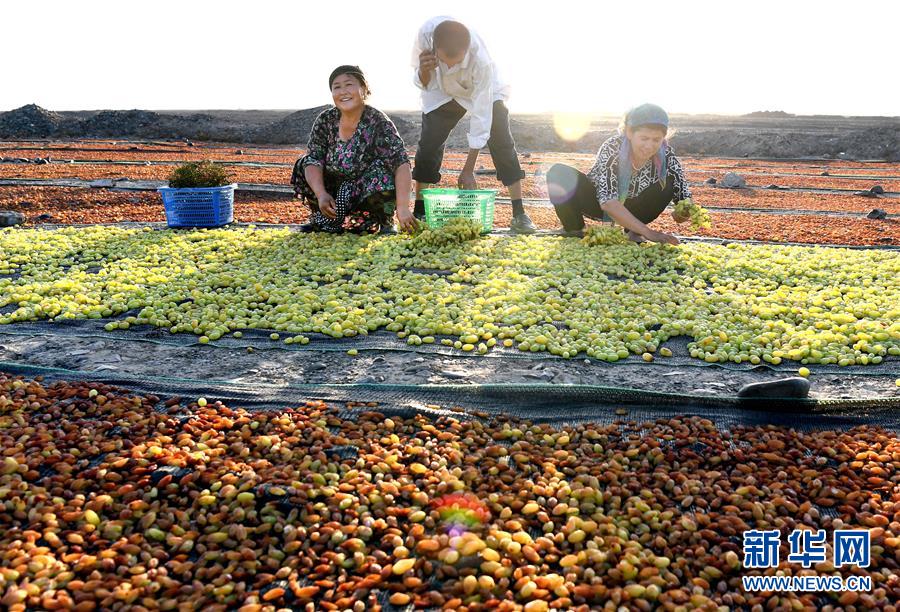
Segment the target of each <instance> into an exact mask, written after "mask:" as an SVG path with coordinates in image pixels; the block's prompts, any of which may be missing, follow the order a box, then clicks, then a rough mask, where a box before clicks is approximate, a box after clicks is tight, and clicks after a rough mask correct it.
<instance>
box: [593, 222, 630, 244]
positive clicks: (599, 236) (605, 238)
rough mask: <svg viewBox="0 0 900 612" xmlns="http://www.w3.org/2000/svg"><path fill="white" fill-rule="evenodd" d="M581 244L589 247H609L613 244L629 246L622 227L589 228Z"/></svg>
mask: <svg viewBox="0 0 900 612" xmlns="http://www.w3.org/2000/svg"><path fill="white" fill-rule="evenodd" d="M581 242H582V243H584V244H586V245H589V246H608V245H611V244H629V240H628V237H627V236H625V232H623V231H622V228H621V227H609V226H597V225H595V226H593V227H589V228H587V230H585V232H584V237H583V238H582V239H581Z"/></svg>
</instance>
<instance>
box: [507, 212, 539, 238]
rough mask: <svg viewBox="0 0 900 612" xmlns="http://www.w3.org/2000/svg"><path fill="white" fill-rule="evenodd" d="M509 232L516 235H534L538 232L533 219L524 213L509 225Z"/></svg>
mask: <svg viewBox="0 0 900 612" xmlns="http://www.w3.org/2000/svg"><path fill="white" fill-rule="evenodd" d="M509 230H510V231H511V232H512V233H514V234H533V233H535V232H536V231H537V226H535V224H534V222H533V221H532V220H531V217H529V216H528V215H527V214H525V213H522V214H520V215H516V216H515V217H513V220H512V223H510V224H509Z"/></svg>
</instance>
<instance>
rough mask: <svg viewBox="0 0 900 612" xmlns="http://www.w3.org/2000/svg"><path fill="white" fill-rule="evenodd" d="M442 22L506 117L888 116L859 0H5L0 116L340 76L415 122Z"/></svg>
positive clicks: (896, 11)
mask: <svg viewBox="0 0 900 612" xmlns="http://www.w3.org/2000/svg"><path fill="white" fill-rule="evenodd" d="M440 14H450V15H453V16H455V17H457V18H458V19H459V20H460V21H462V22H463V23H465V24H467V25H469V26H470V27H472V28H473V29H475V30H476V31H478V32H479V33H480V34H481V36H482V38H483V39H484V40H485V42H486V44H487V47H488V49H489V51H490V53H491V54H492V55H493V56H494V59H495V60H496V62H497V63H498V64H499V66H500V68H501V70H502V71H503V73H504V74H505V76H506V78H507V80H508V81H509V82H510V83H511V84H512V86H513V92H512V98H511V100H510V103H509V106H510V108H511V110H512V111H513V112H520V113H524V112H543V111H578V112H595V113H603V114H620V113H622V112H623V111H624V110H626V109H627V108H628V107H630V106H633V105H634V104H637V103H641V102H644V101H653V102H656V103H658V104H661V105H662V106H663V107H665V108H666V109H667V110H669V111H670V112H673V113H721V114H740V113H746V112H751V111H756V110H784V111H787V112H791V113H798V114H814V113H821V114H839V115H900V87H898V84H897V70H898V58H900V51H898V46H897V39H896V36H894V35H893V34H892V32H893V31H894V29H895V28H896V26H897V24H898V23H900V2H896V1H882V2H878V1H869V0H853V1H852V2H848V1H846V0H841V1H832V0H822V1H819V2H815V3H812V2H791V1H790V0H757V1H754V2H740V3H738V2H722V1H721V0H719V1H691V0H682V1H680V2H677V1H674V0H668V1H662V2H660V1H656V0H642V1H641V2H630V1H624V0H623V1H621V2H616V3H611V2H600V1H596V0H594V1H572V0H545V1H544V2H523V1H520V2H490V1H489V0H474V1H473V0H457V1H456V2H436V1H434V0H418V1H408V0H396V1H392V2H376V1H374V0H368V1H365V0H330V1H326V2H311V1H308V0H291V1H275V0H255V1H253V2H248V1H246V0H244V1H241V2H236V1H232V0H218V1H215V2H213V1H208V0H152V1H149V0H131V1H129V2H122V1H120V0H116V1H107V0H96V1H92V0H82V1H77V2H72V1H69V0H67V1H58V0H42V1H41V2H3V3H2V4H0V23H2V24H3V28H2V30H3V48H4V56H3V64H2V66H3V67H2V71H0V83H2V87H0V111H2V110H9V109H12V108H16V107H19V106H22V105H23V104H28V103H31V102H34V103H36V104H39V105H41V106H44V107H46V108H49V109H52V110H83V109H100V108H112V109H128V108H144V109H222V108H230V109H238V108H240V109H297V108H307V107H311V106H316V105H319V104H327V103H330V101H331V98H330V95H329V91H328V87H327V83H326V81H327V80H328V74H329V73H330V72H331V70H332V69H333V68H334V67H335V66H337V65H339V64H344V63H351V64H359V65H360V66H361V67H362V68H363V70H364V71H365V72H366V73H367V75H368V77H369V81H370V84H371V85H372V88H373V90H374V91H375V94H374V96H373V98H372V99H371V103H372V104H373V105H375V106H377V107H380V108H382V109H385V110H402V109H409V110H413V109H417V108H418V104H419V98H418V91H417V90H416V89H415V87H414V86H413V84H412V79H411V68H410V66H409V61H410V53H411V48H412V44H413V39H414V37H415V33H416V31H417V29H418V27H419V26H420V25H421V23H422V22H423V21H425V20H426V19H427V18H429V17H431V16H434V15H440Z"/></svg>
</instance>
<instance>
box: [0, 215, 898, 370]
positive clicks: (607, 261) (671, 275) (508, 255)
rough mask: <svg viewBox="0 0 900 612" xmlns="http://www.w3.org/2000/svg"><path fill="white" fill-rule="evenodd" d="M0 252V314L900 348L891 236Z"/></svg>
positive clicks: (81, 237) (237, 326)
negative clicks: (835, 243) (832, 243)
mask: <svg viewBox="0 0 900 612" xmlns="http://www.w3.org/2000/svg"><path fill="white" fill-rule="evenodd" d="M448 231H454V230H448ZM431 235H432V236H439V235H440V233H439V232H431ZM463 235H465V234H463ZM0 261H2V262H4V267H3V270H0V324H9V323H14V322H17V321H36V320H44V319H51V320H65V319H84V318H93V319H100V318H116V317H118V319H117V320H116V321H114V322H111V323H108V324H107V329H127V328H129V327H131V326H135V325H141V324H147V325H151V326H156V327H160V328H164V329H168V330H169V331H171V332H172V333H179V332H190V333H193V334H196V335H198V336H201V337H204V338H205V339H206V340H207V341H215V340H217V339H219V338H222V337H223V336H224V335H225V334H229V333H235V332H238V330H242V329H265V330H268V331H270V332H273V338H278V339H279V340H280V341H283V342H289V343H300V344H303V343H305V342H308V338H307V337H306V334H314V333H321V334H325V335H328V336H332V337H335V338H339V337H350V336H356V335H366V334H369V333H371V332H373V331H375V330H377V329H380V328H386V329H387V330H390V331H392V332H395V333H397V335H398V336H399V337H400V338H405V339H406V340H407V342H408V343H409V344H413V345H418V344H423V343H424V344H429V343H434V342H442V343H444V344H448V345H452V346H456V347H457V348H460V349H463V350H465V351H471V352H478V353H485V352H487V351H488V350H490V349H491V348H492V347H494V346H496V345H497V344H503V345H505V346H516V347H518V348H519V349H520V350H522V351H530V352H539V351H548V352H550V353H552V354H554V355H560V356H563V357H572V356H575V355H586V356H589V357H593V358H596V359H602V360H606V361H617V360H620V359H624V358H625V357H628V356H629V355H631V354H635V355H643V354H644V353H648V354H650V355H651V356H654V355H656V356H661V357H664V356H665V355H666V353H668V351H660V350H658V349H659V347H660V346H661V345H662V343H664V342H666V341H667V340H668V339H669V338H672V337H674V336H679V335H687V336H690V337H692V338H693V342H692V343H691V344H690V351H691V355H692V356H694V357H696V358H698V359H703V360H705V361H708V362H729V361H731V362H736V363H741V362H750V363H754V364H755V363H760V362H767V363H773V364H778V363H780V362H781V361H782V360H794V361H797V362H800V363H802V364H810V363H821V364H840V365H853V364H877V363H880V362H881V361H882V360H883V359H884V358H885V357H886V356H888V355H900V255H898V254H897V253H896V252H892V251H875V250H872V251H865V250H850V249H828V248H817V247H787V246H757V245H739V244H731V245H728V246H719V245H709V244H689V245H681V246H679V247H670V246H663V245H655V244H643V245H635V244H626V245H609V246H607V247H606V248H603V249H595V248H589V247H586V246H585V245H584V244H582V243H581V242H579V241H574V240H560V239H559V238H556V237H535V236H519V237H502V236H488V237H483V238H479V239H468V240H466V241H465V242H453V241H448V240H446V239H443V238H441V239H433V240H432V239H424V238H423V236H422V235H419V236H416V237H411V236H407V235H398V236H391V237H378V236H354V235H343V236H332V235H325V234H321V235H320V234H314V235H309V234H299V233H293V232H291V231H290V230H288V229H256V228H243V229H216V230H197V231H169V230H166V231H150V230H149V229H131V228H127V229H126V228H121V227H100V226H93V227H81V228H64V229H58V230H34V229H9V230H4V231H2V232H0ZM409 268H415V269H416V271H413V270H410V269H409ZM423 269H424V271H425V272H426V273H422V272H423ZM431 269H433V270H435V271H440V270H446V271H449V272H450V273H449V274H448V275H438V274H429V273H427V271H428V270H431ZM13 273H15V274H13ZM129 311H133V312H131V313H130V314H129V315H127V316H122V315H123V314H124V313H126V312H129ZM274 332H278V334H275V333H274ZM238 333H239V332H238ZM645 358H646V357H645Z"/></svg>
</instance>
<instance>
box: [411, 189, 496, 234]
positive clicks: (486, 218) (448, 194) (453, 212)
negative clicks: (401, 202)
mask: <svg viewBox="0 0 900 612" xmlns="http://www.w3.org/2000/svg"><path fill="white" fill-rule="evenodd" d="M422 197H423V198H424V200H425V222H426V223H427V224H428V227H434V228H437V227H443V226H444V225H445V224H446V223H447V222H448V221H450V219H457V218H460V217H462V218H463V219H469V220H471V221H474V222H476V223H480V224H481V226H482V228H483V231H484V232H485V233H487V232H490V231H491V230H492V229H493V228H494V200H495V199H496V198H497V192H496V191H495V190H493V189H471V190H467V189H425V190H423V191H422Z"/></svg>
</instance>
